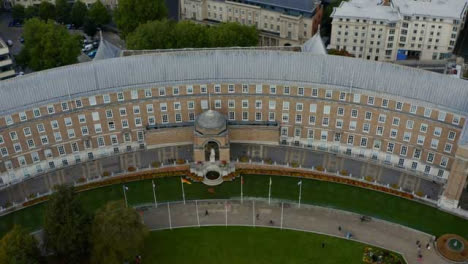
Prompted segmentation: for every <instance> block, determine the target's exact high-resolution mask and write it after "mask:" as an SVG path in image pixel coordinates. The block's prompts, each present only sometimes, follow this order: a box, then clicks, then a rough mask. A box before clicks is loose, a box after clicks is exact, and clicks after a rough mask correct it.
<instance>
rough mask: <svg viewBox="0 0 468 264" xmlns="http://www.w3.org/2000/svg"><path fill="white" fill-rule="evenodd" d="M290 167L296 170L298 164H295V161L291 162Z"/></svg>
mask: <svg viewBox="0 0 468 264" xmlns="http://www.w3.org/2000/svg"><path fill="white" fill-rule="evenodd" d="M291 167H293V168H297V167H299V163H298V162H296V161H293V162H291Z"/></svg>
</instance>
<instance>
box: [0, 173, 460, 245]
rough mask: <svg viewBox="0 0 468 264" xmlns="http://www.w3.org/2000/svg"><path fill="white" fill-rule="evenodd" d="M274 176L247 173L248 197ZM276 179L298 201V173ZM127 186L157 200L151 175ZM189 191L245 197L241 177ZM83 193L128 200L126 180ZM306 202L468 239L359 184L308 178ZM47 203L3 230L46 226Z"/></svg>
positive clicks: (450, 225) (161, 195) (166, 189)
mask: <svg viewBox="0 0 468 264" xmlns="http://www.w3.org/2000/svg"><path fill="white" fill-rule="evenodd" d="M269 178H270V177H269V176H261V175H246V176H244V187H243V191H244V196H245V197H264V198H266V197H268V183H269ZM271 178H272V186H271V195H272V198H277V199H285V200H290V201H293V202H297V200H298V194H299V186H298V185H297V183H298V181H299V180H298V179H297V178H291V177H279V176H275V177H271ZM154 182H155V184H156V197H157V201H158V202H167V201H180V200H182V187H181V182H180V178H179V177H168V178H161V179H155V180H154ZM126 185H127V187H128V188H129V189H128V191H127V199H128V203H129V204H130V205H137V204H143V203H153V202H154V199H153V190H152V184H151V180H145V181H138V182H131V183H127V184H126ZM184 190H185V197H186V199H187V200H195V199H223V198H234V197H240V179H236V180H235V181H233V182H225V183H223V184H221V185H220V186H216V187H209V186H206V185H204V184H202V183H193V184H184ZM79 197H80V199H81V200H82V201H83V204H84V206H85V208H86V210H88V211H89V212H93V211H94V210H96V209H97V208H99V207H100V206H102V205H103V204H105V203H106V202H108V201H112V200H119V199H124V196H123V189H122V185H120V184H119V185H113V186H107V187H102V188H99V189H94V190H90V191H86V192H83V193H80V194H79ZM302 202H303V203H308V204H315V205H320V206H326V207H333V208H338V209H342V210H347V211H352V212H356V213H360V214H365V215H370V216H373V217H377V218H380V219H384V220H388V221H391V222H395V223H399V224H402V225H406V226H409V227H412V228H415V229H418V230H421V231H424V232H427V233H430V234H434V235H436V236H440V235H442V234H446V233H455V234H458V235H461V236H463V237H465V238H468V221H467V220H464V219H462V218H459V217H456V216H453V215H451V214H448V213H444V212H442V211H440V210H437V209H436V208H433V207H430V206H426V205H424V204H421V203H418V202H414V201H410V200H406V199H403V198H399V197H396V196H393V195H388V194H385V193H380V192H376V191H372V190H366V189H362V188H359V187H353V186H348V185H343V184H338V183H331V182H322V181H317V180H305V179H304V180H303V186H302ZM43 208H44V205H38V206H33V207H30V208H27V209H24V210H20V211H18V212H15V213H12V214H9V215H7V216H4V217H1V218H0V235H3V234H4V233H5V232H6V231H8V230H9V229H10V228H11V227H12V225H13V223H16V224H20V225H23V226H25V227H27V228H29V229H31V230H34V229H38V228H40V226H41V223H42V214H43Z"/></svg>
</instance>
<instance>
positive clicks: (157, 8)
mask: <svg viewBox="0 0 468 264" xmlns="http://www.w3.org/2000/svg"><path fill="white" fill-rule="evenodd" d="M166 17H167V8H166V5H165V3H164V0H119V4H118V6H117V8H116V9H115V10H114V21H115V23H116V25H117V27H118V28H119V29H120V31H121V33H122V35H123V36H124V37H126V36H127V35H128V34H129V33H130V32H132V31H134V30H135V29H136V28H137V27H138V26H139V25H141V24H145V23H146V22H148V21H153V20H161V19H164V18H166Z"/></svg>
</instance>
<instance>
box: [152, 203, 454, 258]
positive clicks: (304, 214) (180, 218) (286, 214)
mask: <svg viewBox="0 0 468 264" xmlns="http://www.w3.org/2000/svg"><path fill="white" fill-rule="evenodd" d="M206 211H208V215H205V212H206ZM257 214H258V219H257ZM359 217H360V215H358V214H354V213H350V212H345V211H341V210H335V209H330V208H324V207H318V206H310V205H301V208H298V205H297V204H291V203H284V204H283V203H281V202H279V201H272V202H271V204H270V205H269V204H268V202H267V201H265V200H245V199H244V202H243V203H242V204H241V202H240V201H239V200H202V201H187V202H186V204H184V203H183V202H175V203H170V204H167V203H164V204H159V205H158V207H157V208H154V207H153V206H148V207H145V208H143V219H144V222H145V224H146V225H147V226H148V227H149V228H150V229H151V230H158V229H168V228H178V227H197V226H213V225H220V226H223V225H232V226H263V227H275V228H287V229H294V230H302V231H310V232H315V233H321V234H326V235H332V236H337V237H344V236H345V234H346V233H347V232H350V233H352V234H353V239H354V240H356V241H359V242H363V243H367V244H372V245H376V246H379V247H383V248H387V249H389V250H392V251H396V252H400V253H401V254H403V255H404V257H405V258H406V260H407V261H408V264H411V263H418V264H419V263H424V264H441V263H446V262H445V261H444V260H443V259H441V257H439V256H438V255H437V253H436V252H435V251H434V250H433V246H432V244H431V249H430V250H427V249H425V245H426V243H428V241H429V240H430V239H431V236H430V235H428V234H425V233H422V232H419V231H417V230H414V229H410V228H407V227H404V226H401V225H397V224H393V223H390V222H387V221H381V220H377V219H372V220H371V221H370V222H361V221H360V219H359ZM270 220H272V221H273V224H271V223H270ZM339 226H341V231H339V230H338V227H339ZM418 240H419V241H421V243H422V244H423V246H422V249H421V253H422V255H423V261H422V262H419V261H417V252H418V249H417V246H416V241H418Z"/></svg>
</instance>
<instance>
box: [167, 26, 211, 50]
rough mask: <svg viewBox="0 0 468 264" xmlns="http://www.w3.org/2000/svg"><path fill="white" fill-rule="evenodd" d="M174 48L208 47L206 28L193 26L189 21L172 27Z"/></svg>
mask: <svg viewBox="0 0 468 264" xmlns="http://www.w3.org/2000/svg"><path fill="white" fill-rule="evenodd" d="M173 32H174V35H175V39H174V40H175V42H176V44H175V47H176V48H203V47H208V46H209V43H208V36H207V34H208V27H206V26H202V25H200V24H195V23H193V22H191V21H187V20H185V21H182V22H179V23H177V24H176V25H175V27H174V30H173Z"/></svg>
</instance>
